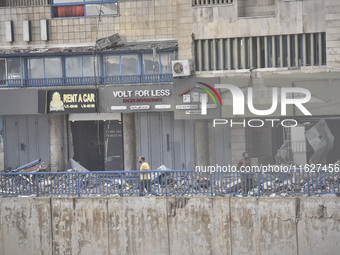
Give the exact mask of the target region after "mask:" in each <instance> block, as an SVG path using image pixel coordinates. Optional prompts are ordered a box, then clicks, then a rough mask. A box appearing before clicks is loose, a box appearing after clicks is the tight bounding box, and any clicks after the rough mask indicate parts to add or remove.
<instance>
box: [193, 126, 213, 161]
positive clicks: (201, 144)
mask: <svg viewBox="0 0 340 255" xmlns="http://www.w3.org/2000/svg"><path fill="white" fill-rule="evenodd" d="M209 147H210V145H209V128H208V122H207V121H205V120H197V121H196V122H195V154H196V166H203V167H204V166H208V165H209Z"/></svg>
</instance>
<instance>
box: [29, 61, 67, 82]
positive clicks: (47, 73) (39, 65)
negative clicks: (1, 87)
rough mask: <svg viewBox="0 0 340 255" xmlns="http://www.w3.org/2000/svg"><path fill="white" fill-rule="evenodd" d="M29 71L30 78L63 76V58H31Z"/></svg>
mask: <svg viewBox="0 0 340 255" xmlns="http://www.w3.org/2000/svg"><path fill="white" fill-rule="evenodd" d="M27 71H28V78H29V79H39V78H61V77H62V76H61V59H60V58H59V57H58V58H55V57H51V58H30V59H28V60H27Z"/></svg>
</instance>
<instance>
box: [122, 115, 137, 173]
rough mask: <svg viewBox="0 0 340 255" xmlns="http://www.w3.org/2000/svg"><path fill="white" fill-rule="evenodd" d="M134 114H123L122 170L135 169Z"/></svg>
mask: <svg viewBox="0 0 340 255" xmlns="http://www.w3.org/2000/svg"><path fill="white" fill-rule="evenodd" d="M135 123H136V122H135V114H134V113H123V141H124V169H125V170H126V171H130V170H136V169H137V153H136V152H137V150H136V146H137V142H136V125H135Z"/></svg>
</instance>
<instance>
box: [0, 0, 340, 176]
mask: <svg viewBox="0 0 340 255" xmlns="http://www.w3.org/2000/svg"><path fill="white" fill-rule="evenodd" d="M339 12H340V3H338V1H336V0H303V1H294V0H291V1H287V0H278V1H274V0H268V1H254V0H251V1H250V0H193V1H189V0H181V1H180V0H178V1H169V0H164V1H163V0H148V1H142V0H141V1H140V0H135V1H132V0H131V1H127V0H124V1H116V0H104V1H91V2H90V3H88V1H83V0H54V1H52V0H51V1H48V0H21V1H1V7H0V32H1V33H0V118H1V121H0V129H1V127H2V126H3V132H1V134H3V143H2V139H0V169H1V168H7V167H12V168H13V167H17V166H19V165H21V164H24V163H27V162H29V161H31V160H34V159H36V158H42V160H43V161H44V162H46V163H51V164H52V170H56V171H62V170H64V169H65V164H66V163H67V161H68V159H69V158H74V159H75V160H76V161H78V162H80V163H81V164H82V165H84V166H85V167H87V168H88V169H90V170H118V169H125V170H130V169H137V168H138V162H137V158H138V155H145V156H146V160H147V161H148V162H149V163H150V165H151V168H152V169H156V168H157V167H158V166H160V165H162V164H164V165H166V166H168V167H170V168H172V169H179V170H180V169H194V168H195V166H197V165H198V166H205V165H216V164H219V165H228V164H235V163H236V162H237V160H238V159H239V157H240V155H241V154H242V152H243V151H245V150H247V151H249V154H250V155H251V157H253V158H257V159H258V160H257V162H258V163H261V162H264V163H270V162H273V161H274V157H275V155H276V152H277V150H278V149H279V148H280V147H281V145H282V144H283V143H284V141H285V140H287V137H284V130H285V129H284V128H283V127H276V126H275V127H271V126H268V125H265V126H263V127H260V128H252V127H249V125H248V126H246V125H245V127H243V125H241V124H238V125H234V126H230V125H223V126H222V125H219V126H217V127H213V119H228V120H229V121H230V119H234V120H235V121H238V122H241V123H243V122H242V121H243V120H245V121H246V122H248V121H249V120H251V119H252V118H253V119H254V118H255V117H256V119H259V118H260V119H265V118H267V116H260V117H259V116H256V115H254V114H252V112H251V111H249V110H248V109H246V111H245V113H244V116H239V115H238V116H235V115H234V114H233V112H232V110H231V109H232V107H231V106H232V99H233V98H232V97H231V94H230V93H228V90H226V89H223V88H221V89H219V90H218V91H217V94H219V95H221V97H222V100H221V103H220V104H218V101H217V102H216V103H215V104H214V102H213V101H212V98H211V97H209V98H208V96H206V93H205V92H204V93H203V92H202V90H203V89H206V88H205V87H204V86H205V85H198V84H200V83H204V84H207V85H214V84H232V85H235V86H237V87H239V88H241V90H242V91H243V92H245V91H246V90H247V88H248V87H250V88H253V92H254V95H255V96H254V100H253V103H254V107H255V108H256V109H268V108H270V106H271V102H272V101H271V100H272V88H273V87H275V88H293V87H301V88H306V89H308V90H309V91H310V92H311V94H312V99H311V100H310V101H309V102H308V103H307V104H306V107H307V108H308V109H309V110H310V112H311V114H312V116H304V114H303V113H302V112H301V111H300V110H299V109H297V108H296V107H294V106H292V105H289V107H288V110H287V114H286V116H282V113H281V112H280V111H279V107H278V108H277V110H276V111H274V112H273V113H272V114H271V115H270V116H268V117H270V118H278V119H280V120H281V121H282V120H283V119H294V120H296V121H297V122H298V123H299V124H302V123H305V122H309V123H310V125H312V124H313V123H316V122H317V121H319V120H320V119H321V118H326V119H327V120H326V121H327V125H328V127H329V129H330V130H331V132H332V134H333V136H334V143H333V149H332V151H331V152H330V154H329V157H328V159H327V163H329V162H331V163H333V162H335V161H336V159H337V150H336V148H338V147H340V144H338V142H337V138H338V136H340V132H339V130H338V128H339V124H340V123H339V121H338V120H337V116H338V115H339V113H340V110H339V107H338V103H339V99H338V96H337V92H338V87H339V86H338V85H339V81H340V78H339V72H338V70H339V65H340V63H339V61H340V56H339V55H340V42H339V31H340V30H339V26H340V23H339V20H340V18H339V17H340V16H339ZM173 60H178V61H177V63H178V64H177V65H172V61H173ZM182 60H189V61H188V62H186V61H182ZM187 63H189V64H187ZM189 91H190V92H189ZM212 96H213V97H214V96H215V97H216V96H217V95H213V94H212ZM202 102H205V104H206V105H207V107H208V109H207V114H206V115H202V114H201V111H202V110H201V109H200V108H199V107H201V108H202ZM214 105H215V106H214ZM293 132H295V131H293ZM302 134H303V135H304V131H303V133H302ZM288 139H291V138H290V137H288ZM299 139H301V138H299ZM303 140H304V141H305V138H303ZM298 142H299V141H298ZM300 142H301V141H300ZM2 147H3V148H2ZM307 149H308V147H307V145H306V144H305V145H304V149H302V152H305V153H304V154H305V156H304V157H305V162H307V160H308V158H309V157H310V156H311V154H312V153H307ZM291 150H292V149H291ZM293 150H294V149H293ZM303 150H304V151H303ZM2 151H3V152H2ZM295 152H301V150H300V151H299V150H297V151H295ZM2 155H3V156H2ZM2 157H3V158H4V159H3V160H2Z"/></svg>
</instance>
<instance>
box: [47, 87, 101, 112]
mask: <svg viewBox="0 0 340 255" xmlns="http://www.w3.org/2000/svg"><path fill="white" fill-rule="evenodd" d="M97 100H98V99H97V92H96V90H95V89H82V90H50V91H48V96H47V112H48V113H94V112H97Z"/></svg>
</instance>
